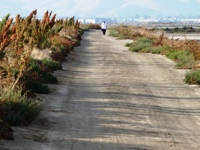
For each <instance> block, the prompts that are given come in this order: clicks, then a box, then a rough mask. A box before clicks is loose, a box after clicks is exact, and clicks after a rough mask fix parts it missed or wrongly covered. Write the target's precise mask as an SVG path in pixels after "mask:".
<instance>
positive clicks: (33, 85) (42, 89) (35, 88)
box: [25, 79, 50, 94]
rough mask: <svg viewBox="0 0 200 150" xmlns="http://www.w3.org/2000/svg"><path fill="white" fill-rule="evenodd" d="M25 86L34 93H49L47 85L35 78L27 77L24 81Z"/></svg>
mask: <svg viewBox="0 0 200 150" xmlns="http://www.w3.org/2000/svg"><path fill="white" fill-rule="evenodd" d="M25 86H26V88H27V89H28V90H31V92H34V93H40V94H49V93H50V89H49V87H48V86H47V85H45V84H43V83H41V82H40V81H37V80H32V79H29V80H27V81H26V84H25Z"/></svg>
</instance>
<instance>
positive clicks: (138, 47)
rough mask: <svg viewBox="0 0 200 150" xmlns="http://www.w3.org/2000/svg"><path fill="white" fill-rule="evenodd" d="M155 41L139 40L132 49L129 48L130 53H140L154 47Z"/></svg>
mask: <svg viewBox="0 0 200 150" xmlns="http://www.w3.org/2000/svg"><path fill="white" fill-rule="evenodd" d="M152 44H153V41H152V40H151V39H149V38H138V39H137V40H136V41H135V42H133V44H131V47H130V48H129V50H130V51H133V52H139V51H141V50H142V49H145V48H147V47H150V46H152Z"/></svg>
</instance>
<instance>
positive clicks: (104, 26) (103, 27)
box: [101, 21, 107, 35]
mask: <svg viewBox="0 0 200 150" xmlns="http://www.w3.org/2000/svg"><path fill="white" fill-rule="evenodd" d="M106 28H107V24H106V22H105V21H104V22H102V24H101V31H102V32H103V35H105V34H106Z"/></svg>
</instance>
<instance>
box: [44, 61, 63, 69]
mask: <svg viewBox="0 0 200 150" xmlns="http://www.w3.org/2000/svg"><path fill="white" fill-rule="evenodd" d="M41 62H42V64H43V65H45V66H46V67H47V68H49V69H52V70H58V69H62V67H61V66H60V64H59V63H58V62H56V61H54V60H50V59H43V60H42V61H41Z"/></svg>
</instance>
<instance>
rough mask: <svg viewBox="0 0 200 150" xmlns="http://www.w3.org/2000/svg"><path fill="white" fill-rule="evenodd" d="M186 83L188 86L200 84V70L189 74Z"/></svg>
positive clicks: (186, 75)
mask: <svg viewBox="0 0 200 150" xmlns="http://www.w3.org/2000/svg"><path fill="white" fill-rule="evenodd" d="M184 82H185V83H187V84H200V69H198V70H194V71H191V72H187V73H186V74H185V79H184Z"/></svg>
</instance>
